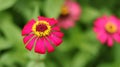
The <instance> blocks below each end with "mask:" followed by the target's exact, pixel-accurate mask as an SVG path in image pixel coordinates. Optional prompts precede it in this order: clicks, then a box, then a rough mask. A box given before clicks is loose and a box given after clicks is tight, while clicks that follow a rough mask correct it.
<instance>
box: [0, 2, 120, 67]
mask: <svg viewBox="0 0 120 67" xmlns="http://www.w3.org/2000/svg"><path fill="white" fill-rule="evenodd" d="M64 1H65V0H0V67H120V45H119V43H114V46H113V47H108V46H106V44H104V45H102V44H101V43H100V42H99V41H98V40H97V39H96V35H95V33H94V32H93V29H92V28H93V23H94V20H95V19H96V18H98V17H100V16H102V15H104V14H106V15H115V16H117V17H120V7H119V6H120V1H119V0H76V2H77V3H79V5H80V7H81V10H82V13H81V16H80V19H79V20H78V21H77V22H76V24H75V26H74V27H72V28H69V29H67V30H66V29H65V30H64V29H62V31H63V32H64V33H65V36H64V38H63V43H62V44H61V45H60V46H59V47H57V48H56V50H55V51H54V52H53V53H47V54H45V55H41V54H36V53H34V51H31V52H30V51H28V50H27V49H25V47H24V44H23V42H22V36H21V30H22V28H23V26H24V25H25V24H26V23H27V21H28V20H30V19H32V18H34V19H37V16H38V15H40V16H46V17H53V18H56V19H57V18H58V17H59V15H60V10H61V6H62V5H63V3H64Z"/></svg>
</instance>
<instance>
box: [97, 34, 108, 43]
mask: <svg viewBox="0 0 120 67" xmlns="http://www.w3.org/2000/svg"><path fill="white" fill-rule="evenodd" d="M97 38H98V39H99V40H100V42H101V43H102V44H104V43H105V42H106V41H107V34H106V33H104V32H101V33H99V34H98V37H97Z"/></svg>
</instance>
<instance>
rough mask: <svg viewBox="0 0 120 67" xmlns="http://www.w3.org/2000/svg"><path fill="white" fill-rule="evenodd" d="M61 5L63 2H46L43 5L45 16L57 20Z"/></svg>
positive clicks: (55, 0) (57, 0) (60, 0)
mask: <svg viewBox="0 0 120 67" xmlns="http://www.w3.org/2000/svg"><path fill="white" fill-rule="evenodd" d="M63 3H64V0H46V1H45V3H44V4H43V5H44V12H45V14H46V16H47V17H54V18H57V17H58V16H59V14H60V10H61V7H62V5H63Z"/></svg>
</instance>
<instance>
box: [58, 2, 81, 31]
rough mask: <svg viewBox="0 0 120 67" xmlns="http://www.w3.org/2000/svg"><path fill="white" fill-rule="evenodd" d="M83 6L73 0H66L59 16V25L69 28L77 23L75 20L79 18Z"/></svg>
mask: <svg viewBox="0 0 120 67" xmlns="http://www.w3.org/2000/svg"><path fill="white" fill-rule="evenodd" d="M80 13H81V8H80V6H79V4H78V3H77V2H75V1H72V0H65V3H64V5H63V6H62V8H61V14H60V16H59V18H58V22H59V24H58V26H60V27H62V28H64V29H68V28H70V27H73V26H74V25H75V21H76V20H78V19H79V16H80Z"/></svg>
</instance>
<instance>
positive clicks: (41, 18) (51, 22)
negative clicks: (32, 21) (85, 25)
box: [38, 16, 57, 26]
mask: <svg viewBox="0 0 120 67" xmlns="http://www.w3.org/2000/svg"><path fill="white" fill-rule="evenodd" d="M38 20H45V21H47V22H49V24H50V25H51V26H53V25H55V24H56V23H57V21H56V20H55V19H54V18H50V19H48V18H45V17H41V16H38Z"/></svg>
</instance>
